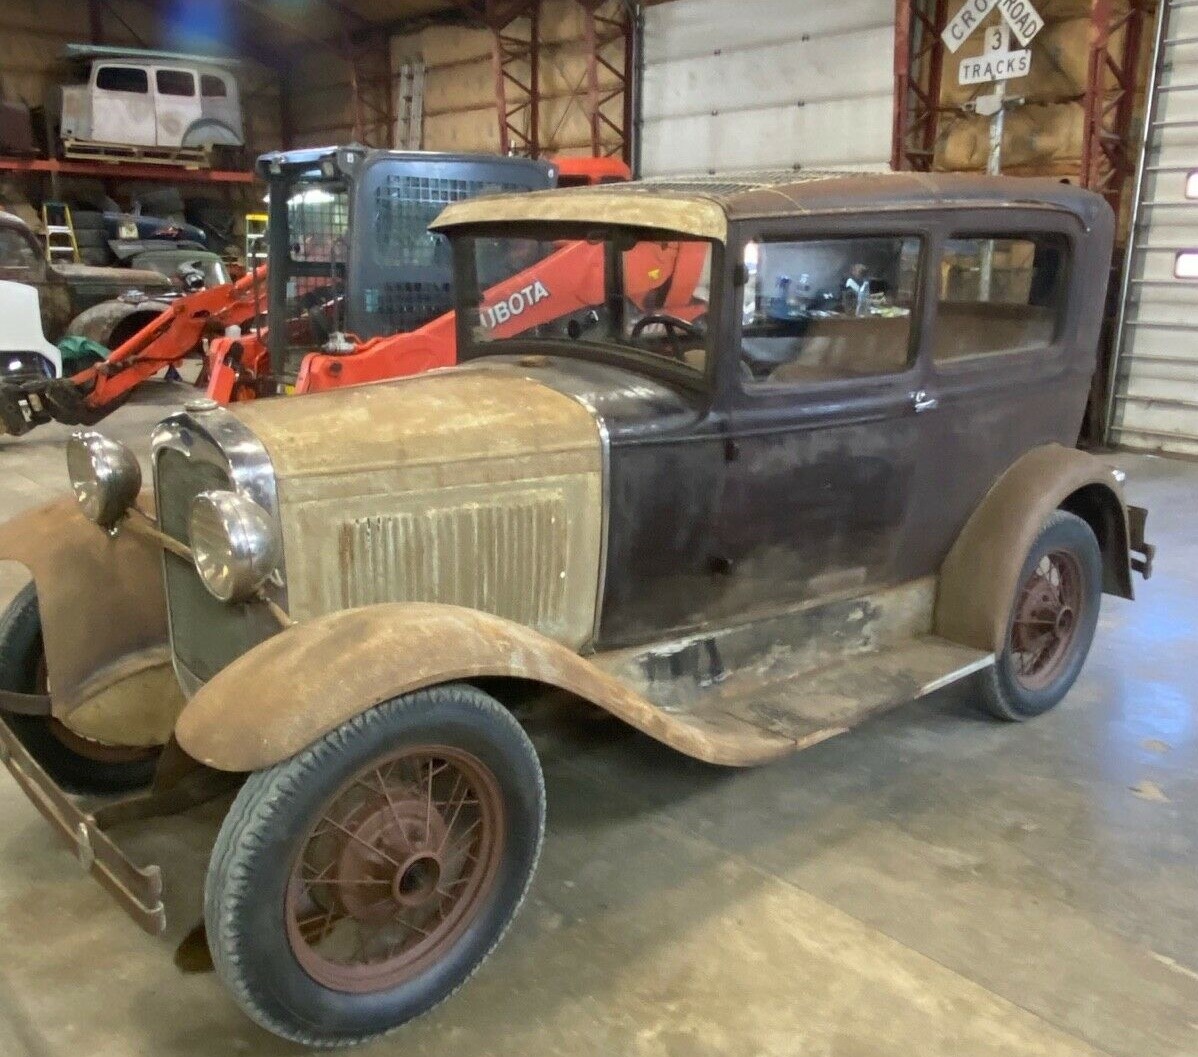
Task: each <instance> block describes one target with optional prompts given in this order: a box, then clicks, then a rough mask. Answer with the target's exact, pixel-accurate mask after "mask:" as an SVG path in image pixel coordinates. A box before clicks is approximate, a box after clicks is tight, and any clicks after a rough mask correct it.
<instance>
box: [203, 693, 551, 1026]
mask: <svg viewBox="0 0 1198 1057" xmlns="http://www.w3.org/2000/svg"><path fill="white" fill-rule="evenodd" d="M405 739H407V740H409V741H419V742H428V743H431V744H446V745H455V746H459V747H461V748H463V749H466V750H468V751H470V752H472V753H473V754H474V755H475V756H477V757H478V758H479V759H480V760H481V761H482V762H483V763H485V764H486V765H487V766H488V767H489V768H490V769H491V771H492V772H493V773H494V775H495V777H496V779H497V781H498V782H499V785H500V788H501V790H502V793H503V795H504V805H505V807H506V809H507V816H508V828H507V832H506V834H505V835H504V854H503V859H502V861H501V864H500V867H499V870H500V872H499V876H498V878H497V880H496V884H495V887H494V889H493V890H492V893H491V896H490V899H489V901H488V904H487V905H486V906H485V907H484V908H483V909H482V911H481V912H480V913H479V916H478V918H477V919H476V921H475V923H474V924H473V925H471V926H470V928H469V929H468V930H467V931H466V932H465V933H464V934H463V936H462V937H461V938H460V939H459V940H458V943H457V945H456V946H455V947H453V948H452V949H451V951H450V953H449V955H448V956H447V957H446V958H443V959H442V960H441V962H439V963H438V964H437V965H435V966H433V967H432V968H430V969H429V970H427V971H426V972H425V973H424V974H423V975H421V976H418V977H416V978H415V979H413V980H411V981H409V982H408V983H406V984H403V985H401V986H400V987H397V988H394V989H392V990H390V991H382V992H374V993H373V994H348V993H343V992H339V991H333V990H331V989H329V988H326V987H324V986H322V985H321V984H319V983H317V982H316V981H315V980H313V979H312V978H311V977H310V976H308V975H307V973H305V972H304V970H303V969H302V968H301V966H300V964H299V962H298V961H297V960H296V958H295V955H294V954H293V952H292V950H291V945H290V943H289V941H288V939H287V932H286V925H285V918H284V895H285V892H286V888H287V884H288V880H289V875H290V871H291V864H292V862H293V859H294V856H295V854H296V852H297V847H296V843H297V841H298V840H301V839H303V837H304V835H305V834H306V833H307V830H308V827H309V826H310V825H311V818H312V815H313V813H314V812H315V811H316V810H317V809H318V808H319V806H320V805H322V804H323V803H324V802H325V801H326V800H327V799H328V797H330V796H332V795H333V793H334V792H335V791H336V790H337V789H338V788H339V786H340V785H341V784H342V783H343V782H344V781H345V780H346V779H348V778H349V777H350V775H352V774H353V773H355V772H356V771H358V770H359V769H360V768H362V767H363V766H365V765H366V764H367V762H368V761H369V760H370V759H371V758H373V757H376V756H378V755H379V754H380V753H381V752H383V751H386V750H390V749H393V748H394V747H395V746H396V744H397V743H401V742H403V741H404V740H405ZM544 833H545V782H544V778H543V776H542V774H541V766H540V763H539V762H538V760H537V755H536V750H535V749H534V748H533V746H532V742H531V741H529V739H528V735H527V734H525V732H524V730H523V728H522V727H521V726H520V725H519V723H517V722H516V720H515V719H514V718H513V717H512V715H511V713H510V712H509V711H508V710H507V709H505V708H504V707H503V706H502V705H500V703H499V702H498V701H496V700H495V699H494V698H493V697H491V696H489V695H488V694H485V693H483V692H482V691H481V690H478V689H477V688H475V687H473V686H468V685H465V684H461V683H455V684H447V685H445V686H438V687H433V688H431V689H427V690H420V691H417V692H415V693H412V694H408V695H406V696H403V697H398V698H395V699H393V700H391V701H388V702H385V703H384V704H381V705H378V706H377V707H375V708H372V709H369V710H368V711H366V712H364V713H362V714H360V715H358V716H355V717H354V718H353V719H351V720H349V721H348V722H346V723H343V724H342V725H341V726H339V727H337V728H336V729H335V730H333V731H331V732H330V733H328V734H326V735H325V736H324V737H323V738H321V739H320V740H319V741H317V742H315V743H314V744H312V745H310V746H309V747H308V748H307V749H305V750H304V751H303V752H301V753H299V755H297V756H294V757H292V758H291V759H289V760H286V761H284V762H283V763H280V764H277V765H275V766H274V767H271V768H269V769H268V770H264V771H257V772H255V773H254V774H252V775H250V777H249V778H248V780H247V781H246V783H245V785H244V786H243V787H242V789H241V791H240V792H239V793H238V795H237V798H236V799H235V800H234V802H233V805H232V807H231V808H230V810H229V814H228V816H227V817H226V818H225V821H224V823H223V825H222V826H221V830H220V834H219V835H218V837H217V840H216V846H215V848H214V849H213V853H212V860H211V863H210V865H209V868H208V876H207V879H206V881H205V885H204V922H205V926H206V929H207V933H208V945H209V948H210V950H211V952H212V960H213V964H214V965H215V966H216V971H217V974H218V975H219V976H220V978H221V980H222V981H223V982H224V983H225V985H226V986H227V987H228V988H229V990H230V991H231V992H232V994H233V997H234V999H235V1000H236V1001H237V1003H238V1005H240V1006H241V1008H242V1009H243V1010H244V1011H245V1012H246V1013H247V1014H248V1015H249V1016H250V1017H251V1018H252V1019H253V1020H254V1021H256V1022H257V1023H258V1024H260V1025H261V1026H262V1027H264V1028H265V1029H266V1030H267V1031H270V1032H273V1033H274V1034H275V1035H279V1036H281V1037H282V1038H285V1039H289V1040H291V1041H293V1042H296V1043H299V1044H301V1045H303V1046H308V1047H318V1048H322V1049H323V1048H332V1047H338V1046H349V1045H355V1044H357V1043H361V1042H365V1041H367V1040H369V1039H373V1038H376V1037H378V1036H380V1035H383V1034H386V1033H387V1032H388V1031H391V1030H394V1029H395V1028H397V1027H399V1026H400V1025H401V1024H404V1023H405V1022H407V1021H409V1020H411V1019H412V1018H413V1017H416V1016H419V1015H420V1014H422V1013H426V1012H427V1011H428V1010H430V1009H432V1008H433V1007H434V1006H436V1005H438V1004H439V1003H441V1002H443V1001H444V1000H445V999H447V998H449V997H450V996H451V995H452V994H453V993H454V992H455V991H457V990H458V988H460V987H461V986H462V985H463V984H464V983H465V982H466V981H467V980H468V979H469V978H470V977H471V976H472V975H473V974H474V972H475V971H476V970H477V969H478V967H479V966H480V965H481V964H482V963H483V961H484V960H485V959H486V958H487V956H488V955H489V954H490V953H491V951H492V950H494V949H495V947H496V945H497V944H498V943H499V941H500V940H501V939H502V938H503V935H504V933H505V932H506V931H507V928H508V926H509V925H510V924H511V922H512V920H513V919H514V918H515V916H516V914H517V912H518V911H519V909H520V905H521V903H522V902H523V901H524V896H525V894H526V892H527V891H528V885H529V882H530V881H531V880H532V875H533V873H534V871H535V870H536V864H537V860H538V858H539V857H540V852H541V844H542V841H543V839H544Z"/></svg>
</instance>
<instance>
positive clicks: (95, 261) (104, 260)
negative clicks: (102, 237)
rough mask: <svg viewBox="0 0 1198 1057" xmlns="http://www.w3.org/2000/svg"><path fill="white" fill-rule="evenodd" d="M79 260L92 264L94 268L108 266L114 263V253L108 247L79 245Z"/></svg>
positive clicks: (82, 262)
mask: <svg viewBox="0 0 1198 1057" xmlns="http://www.w3.org/2000/svg"><path fill="white" fill-rule="evenodd" d="M79 262H80V263H81V264H90V265H91V266H92V267H94V268H107V267H108V266H109V265H110V264H111V263H112V254H111V253H110V252H109V251H108V249H107V247H105V248H104V249H100V248H98V247H84V246H80V247H79Z"/></svg>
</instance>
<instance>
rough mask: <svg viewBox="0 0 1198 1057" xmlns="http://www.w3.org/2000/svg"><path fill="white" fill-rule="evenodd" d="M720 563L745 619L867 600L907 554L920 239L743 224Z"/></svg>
mask: <svg viewBox="0 0 1198 1057" xmlns="http://www.w3.org/2000/svg"><path fill="white" fill-rule="evenodd" d="M739 247H740V248H739V251H738V252H740V253H742V254H743V255H744V262H745V264H744V268H743V270H742V273H741V276H740V278H741V279H743V280H744V285H743V297H742V298H741V308H740V320H739V323H740V326H739V328H736V329H735V330H734V332H733V333H732V335H730V340H731V343H732V346H733V347H732V350H731V351H732V355H730V356H728V357H726V358H725V360H726V364H725V366H726V367H727V368H728V369H730V370H731V371H732V372H733V373H734V377H733V378H731V379H730V385H731V393H732V399H731V404H732V408H731V415H730V427H729V433H728V435H727V439H726V445H725V457H726V458H727V460H728V476H727V485H726V489H725V495H724V503H723V507H722V511H721V517H720V522H721V524H720V541H721V546H722V548H723V552H722V554H721V556H720V562H721V564H722V566H723V569H724V571H725V575H726V579H727V583H728V590H727V595H728V597H729V598H730V599H731V600H732V601H733V602H734V605H735V606H736V607H738V608H740V609H741V610H744V609H745V608H747V607H752V608H757V609H762V608H764V609H769V608H783V607H786V606H789V605H793V604H795V603H797V602H801V601H803V600H806V599H813V598H820V597H825V596H829V595H835V594H856V593H863V592H865V591H867V590H869V589H871V588H876V587H878V586H880V585H882V584H887V583H894V582H900V581H903V580H907V579H911V578H914V577H916V576H919V575H923V574H925V573H926V572H928V571H930V570H928V569H926V568H925V567H924V565H923V564H922V563H921V562H920V561H919V560H918V558H916V559H915V560H912V557H911V529H912V524H913V520H914V519H913V511H914V510H915V509H916V507H917V504H918V503H919V502H920V500H921V498H922V496H921V492H922V490H924V489H926V488H927V486H928V467H927V463H926V460H925V459H924V458H923V456H924V451H923V438H924V436H925V421H924V416H923V415H922V414H920V411H921V410H922V409H924V408H925V407H927V404H926V403H925V398H924V396H923V394H922V384H921V379H922V376H923V371H924V366H923V364H922V361H921V358H920V357H919V356H918V355H917V352H918V349H919V341H920V335H921V333H922V331H923V326H924V319H923V313H924V311H925V303H924V297H923V290H924V288H925V287H926V271H927V266H928V265H927V262H928V253H927V247H928V233H927V231H926V230H925V229H924V227H923V226H921V223H920V222H919V221H918V220H912V219H910V218H904V217H899V216H894V217H887V216H877V217H869V218H863V219H861V220H845V219H841V220H838V221H837V222H836V223H835V224H834V225H833V224H830V223H828V222H826V221H825V222H823V223H822V224H821V222H819V221H817V220H814V219H807V220H797V221H796V220H791V221H789V222H787V223H781V224H780V223H776V222H775V223H773V224H770V225H760V226H757V227H755V228H754V227H751V226H749V227H746V229H745V231H744V233H743V237H742V239H741V241H740V243H739Z"/></svg>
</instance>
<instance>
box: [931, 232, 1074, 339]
mask: <svg viewBox="0 0 1198 1057" xmlns="http://www.w3.org/2000/svg"><path fill="white" fill-rule="evenodd" d="M1065 268H1066V248H1065V243H1064V240H1063V239H1060V238H1059V237H1055V236H1051V235H1049V236H1041V237H1036V238H1018V239H1001V238H970V239H949V240H948V241H947V242H946V243H945V244H944V253H943V255H942V257H941V259H940V274H939V301H938V303H937V306H936V337H935V341H934V343H933V346H932V356H933V358H934V359H935V360H936V361H937V362H941V363H943V362H949V361H955V360H963V359H969V358H972V357H975V356H986V355H991V354H994V353H1001V352H1011V351H1013V350H1015V349H1031V348H1042V347H1044V346H1046V345H1048V344H1050V343H1051V342H1052V339H1053V335H1054V334H1055V333H1056V327H1057V317H1058V315H1059V313H1060V308H1061V305H1062V304H1063V301H1062V298H1061V296H1060V291H1061V290H1062V288H1063V287H1062V284H1063V283H1064V278H1065Z"/></svg>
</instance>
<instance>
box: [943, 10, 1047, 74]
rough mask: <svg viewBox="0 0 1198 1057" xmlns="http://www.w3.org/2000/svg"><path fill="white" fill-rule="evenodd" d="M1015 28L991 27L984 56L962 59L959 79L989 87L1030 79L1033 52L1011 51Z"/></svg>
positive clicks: (983, 51) (1024, 49) (987, 34)
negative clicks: (1017, 78)
mask: <svg viewBox="0 0 1198 1057" xmlns="http://www.w3.org/2000/svg"><path fill="white" fill-rule="evenodd" d="M1010 38H1011V27H1010V26H1008V25H1006V24H1005V23H1004V24H1003V25H998V26H988V27H987V28H986V43H985V45H984V46H983V48H982V54H981V55H978V56H977V57H976V58H970V59H962V60H961V68H960V72H959V73H958V75H957V80H958V82H959V83H961V84H986V83H987V82H989V81H1009V80H1010V79H1011V78H1012V77H1026V76H1027V75H1028V74H1029V73H1030V72H1031V69H1032V53H1031V52H1030V51H1029V50H1028V49H1027V48H1021V49H1019V50H1018V51H1008V50H1007V49H1008V48H1009V47H1010Z"/></svg>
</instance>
